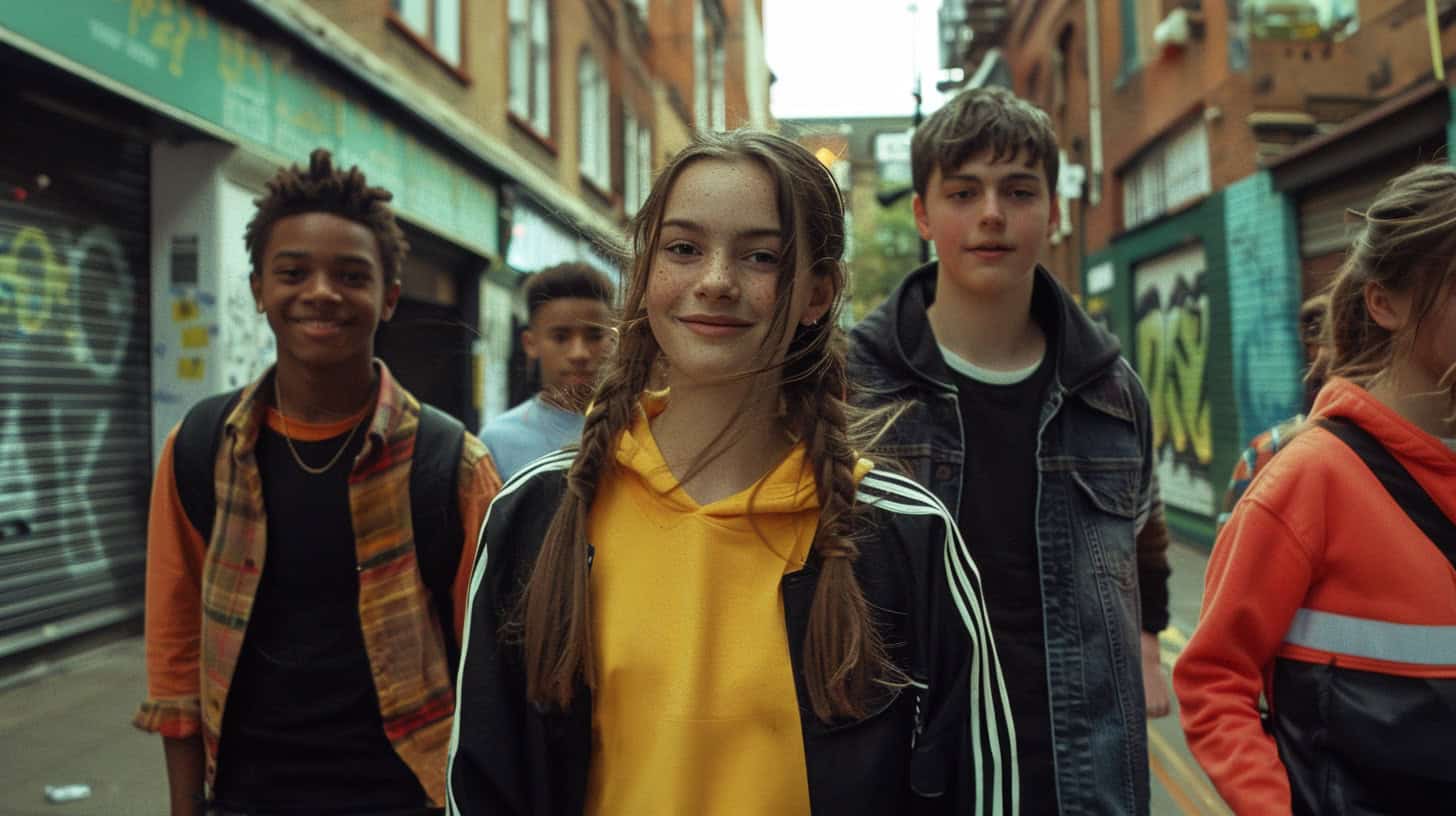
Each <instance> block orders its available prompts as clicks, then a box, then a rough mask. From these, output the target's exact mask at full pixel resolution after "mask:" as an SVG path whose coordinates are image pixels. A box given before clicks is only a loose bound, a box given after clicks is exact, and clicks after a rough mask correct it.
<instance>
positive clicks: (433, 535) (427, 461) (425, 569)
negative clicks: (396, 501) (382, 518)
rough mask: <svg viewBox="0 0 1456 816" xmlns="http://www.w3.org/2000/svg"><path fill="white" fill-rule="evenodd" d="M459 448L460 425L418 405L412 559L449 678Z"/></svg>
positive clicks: (453, 661)
mask: <svg viewBox="0 0 1456 816" xmlns="http://www.w3.org/2000/svg"><path fill="white" fill-rule="evenodd" d="M464 447H465V425H464V424H463V423H461V422H460V420H458V419H456V418H455V417H453V416H450V415H449V414H447V413H445V412H444V411H441V410H440V409H438V408H436V407H434V406H433V405H426V404H425V403H423V402H422V403H420V424H419V428H418V430H416V431H415V448H414V455H413V457H412V458H411V461H410V477H409V492H410V518H411V520H412V523H413V525H414V539H415V560H416V562H417V563H418V564H419V570H420V578H421V579H422V580H423V581H424V584H425V588H426V589H427V590H429V592H430V597H431V599H432V600H433V601H434V603H435V610H436V612H437V613H438V614H439V617H440V631H441V633H442V634H444V636H445V656H446V658H447V659H448V660H449V661H450V676H451V677H452V678H453V677H454V676H455V671H456V669H457V668H458V667H459V665H460V644H459V643H458V642H456V640H455V624H454V620H455V614H454V612H455V606H454V603H453V601H452V599H451V593H450V590H451V587H452V586H453V585H454V583H455V574H456V573H457V572H458V571H459V569H460V553H461V550H462V549H464V547H463V542H462V541H461V537H460V535H461V525H462V524H463V522H462V521H461V519H460V499H459V496H458V495H457V494H458V491H459V481H460V479H459V474H460V455H461V452H462V451H463V450H464Z"/></svg>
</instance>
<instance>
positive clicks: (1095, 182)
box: [1086, 0, 1102, 207]
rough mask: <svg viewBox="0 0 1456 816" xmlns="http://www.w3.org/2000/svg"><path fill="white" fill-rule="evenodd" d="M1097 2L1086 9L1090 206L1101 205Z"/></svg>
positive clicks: (1100, 95)
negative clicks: (1090, 154) (1090, 155)
mask: <svg viewBox="0 0 1456 816" xmlns="http://www.w3.org/2000/svg"><path fill="white" fill-rule="evenodd" d="M1099 2H1100V0H1090V2H1088V3H1086V6H1087V86H1088V90H1087V127H1088V130H1090V131H1091V133H1090V139H1089V141H1090V142H1091V153H1092V157H1091V159H1092V161H1091V165H1092V166H1091V174H1090V183H1089V184H1088V185H1087V186H1088V190H1087V199H1088V203H1090V204H1091V205H1092V206H1094V207H1095V206H1097V205H1098V204H1099V203H1101V201H1102V42H1101V33H1100V32H1101V27H1100V25H1099V23H1098V20H1097V6H1098V4H1099Z"/></svg>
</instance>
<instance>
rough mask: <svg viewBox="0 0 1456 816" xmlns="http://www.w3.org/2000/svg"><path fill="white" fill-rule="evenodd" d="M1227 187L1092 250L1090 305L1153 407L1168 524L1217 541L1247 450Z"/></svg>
mask: <svg viewBox="0 0 1456 816" xmlns="http://www.w3.org/2000/svg"><path fill="white" fill-rule="evenodd" d="M1227 245H1228V242H1227V240H1226V235H1225V211H1224V196H1223V193H1222V192H1218V193H1214V194H1213V195H1210V196H1209V197H1208V198H1206V199H1204V200H1203V201H1202V202H1200V203H1199V204H1197V205H1195V206H1193V207H1191V208H1189V209H1187V210H1184V211H1182V212H1180V213H1178V214H1176V215H1172V216H1168V217H1166V218H1163V219H1160V220H1158V221H1156V222H1154V223H1151V224H1147V225H1145V226H1142V227H1139V228H1137V229H1135V230H1132V231H1130V232H1128V233H1126V234H1124V235H1122V236H1120V237H1119V238H1118V239H1117V240H1116V241H1115V242H1114V243H1113V245H1112V246H1111V247H1109V248H1108V249H1106V250H1104V251H1102V252H1099V253H1096V254H1094V255H1091V256H1089V258H1088V260H1087V264H1086V267H1085V271H1084V282H1083V284H1084V285H1083V291H1084V292H1087V293H1089V294H1088V296H1087V298H1086V307H1087V311H1088V312H1089V313H1090V314H1091V315H1092V316H1093V317H1094V318H1095V319H1097V320H1099V321H1102V322H1103V323H1104V325H1106V326H1107V327H1108V329H1110V330H1111V331H1112V332H1113V333H1114V334H1116V335H1117V337H1118V338H1119V339H1120V340H1121V341H1122V346H1123V354H1124V356H1126V357H1127V359H1128V360H1129V362H1131V363H1132V364H1133V367H1134V368H1135V369H1137V372H1138V375H1139V376H1140V377H1141V378H1142V381H1143V387H1144V388H1145V389H1146V390H1147V393H1148V399H1149V402H1150V404H1151V407H1152V416H1153V439H1154V448H1155V449H1156V452H1157V456H1158V478H1159V482H1160V487H1161V489H1162V493H1163V499H1164V503H1165V505H1166V507H1167V518H1168V524H1169V526H1170V527H1171V528H1172V529H1173V531H1174V533H1175V534H1177V535H1178V536H1179V537H1180V538H1183V539H1185V540H1189V541H1193V542H1198V543H1203V544H1211V543H1212V541H1213V533H1214V524H1215V521H1216V519H1217V514H1218V509H1219V503H1220V502H1221V501H1222V496H1223V492H1224V489H1225V487H1226V486H1227V483H1228V476H1229V472H1230V471H1231V470H1232V468H1233V465H1234V461H1235V460H1236V458H1237V457H1238V455H1239V452H1240V450H1241V449H1242V445H1243V442H1242V440H1241V438H1240V432H1239V416H1238V407H1237V401H1236V399H1235V389H1234V374H1233V369H1234V366H1233V352H1232V340H1231V334H1232V331H1231V320H1230V316H1231V311H1230V299H1229V286H1228V249H1227Z"/></svg>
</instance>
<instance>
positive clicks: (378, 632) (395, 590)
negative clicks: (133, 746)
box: [134, 363, 500, 805]
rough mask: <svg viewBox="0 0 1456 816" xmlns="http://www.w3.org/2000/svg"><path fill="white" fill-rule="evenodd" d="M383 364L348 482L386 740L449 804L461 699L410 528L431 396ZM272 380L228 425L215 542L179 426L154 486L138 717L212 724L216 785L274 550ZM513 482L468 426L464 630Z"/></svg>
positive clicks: (194, 728)
mask: <svg viewBox="0 0 1456 816" xmlns="http://www.w3.org/2000/svg"><path fill="white" fill-rule="evenodd" d="M376 366H377V368H378V371H379V399H378V402H377V404H376V406H375V409H374V413H373V418H372V420H371V421H370V424H369V426H368V429H367V437H366V441H365V443H364V446H363V448H362V449H361V450H360V452H359V455H358V457H357V458H356V459H355V461H354V467H353V470H352V471H351V472H350V474H349V479H348V481H349V506H350V509H351V515H352V518H353V527H354V537H355V546H356V551H357V563H358V570H359V618H360V621H361V623H362V628H363V635H364V647H365V651H366V652H367V653H368V657H369V665H370V671H371V673H372V674H373V677H374V687H375V690H376V691H377V693H378V696H379V707H380V714H381V715H382V717H383V720H384V731H385V735H386V736H387V737H388V738H389V741H390V743H391V744H392V745H393V746H394V749H395V752H396V753H397V754H398V755H399V757H400V759H401V760H403V761H404V763H405V764H406V765H407V766H409V768H410V769H411V770H412V771H414V773H415V775H416V776H417V777H418V778H419V780H420V784H421V786H422V787H423V788H424V789H425V792H426V793H428V794H429V796H430V798H431V799H432V800H433V801H434V802H435V803H436V804H437V805H439V804H442V803H443V801H444V789H445V754H446V750H447V748H448V744H449V740H450V724H451V717H452V714H453V712H454V707H455V694H454V686H453V680H454V678H452V677H451V676H450V671H449V666H448V661H447V659H446V656H445V645H444V638H443V634H442V630H441V628H440V622H438V621H437V619H436V618H437V615H436V613H435V609H436V607H435V606H434V604H432V603H431V600H430V596H429V592H428V590H427V589H426V587H425V585H424V581H423V580H422V579H421V577H420V572H419V569H418V568H417V567H416V563H415V550H414V541H413V537H412V531H411V526H410V503H409V471H410V460H411V457H412V456H413V453H414V442H415V430H416V428H417V427H418V425H419V402H418V401H417V400H416V399H415V398H414V396H413V395H411V394H410V393H409V392H408V391H406V390H405V389H404V388H403V387H401V386H400V385H399V384H398V383H397V382H396V381H395V380H394V378H393V377H392V376H390V373H389V369H388V368H387V367H385V366H384V364H383V363H376ZM268 381H269V380H268V375H267V374H265V375H264V376H263V377H261V378H259V379H258V380H257V381H256V382H254V383H253V384H252V385H250V386H248V387H247V388H246V389H245V390H244V391H243V393H242V396H241V398H240V399H239V401H238V405H237V407H236V408H235V409H234V410H233V411H232V413H231V414H229V415H228V417H227V419H226V421H225V423H224V439H223V443H222V444H220V445H219V446H218V460H217V467H216V469H215V473H216V479H217V497H218V500H217V514H216V518H215V521H214V523H213V529H212V531H211V532H212V535H211V539H210V540H211V543H210V545H204V543H203V541H202V537H201V536H200V535H199V534H198V533H197V531H195V530H193V529H192V528H191V524H190V523H189V522H188V521H187V519H186V515H185V512H184V511H183V510H182V507H181V502H180V500H179V499H178V498H177V489H176V484H175V481H174V480H173V478H172V477H173V472H172V446H173V444H174V440H175V436H176V432H175V430H174V432H173V435H172V436H171V437H169V438H168V440H167V444H166V446H165V448H164V451H163V455H162V458H161V462H160V463H159V466H158V474H157V479H156V482H155V484H154V485H153V493H152V514H151V520H150V522H149V525H148V534H147V539H148V563H147V623H146V638H147V669H148V671H147V674H148V699H147V700H146V702H144V703H143V704H142V706H141V709H140V710H139V711H138V712H137V715H136V718H135V720H134V724H135V725H136V726H137V727H138V728H141V729H142V730H145V731H150V732H155V733H160V734H162V735H163V736H165V737H175V738H183V737H190V736H192V735H194V734H196V733H198V732H199V731H200V732H201V734H202V737H203V745H204V747H205V749H206V756H207V783H208V785H209V786H210V785H211V784H212V782H213V779H214V778H215V776H216V773H217V750H218V736H219V735H220V734H221V731H222V721H223V712H224V710H225V707H226V703H227V695H228V686H229V684H230V682H231V681H232V676H233V670H234V668H236V666H237V662H238V654H239V651H240V650H241V648H242V645H243V637H244V635H245V633H246V632H247V627H248V616H249V614H250V612H251V610H252V606H253V598H254V597H255V595H256V594H257V591H258V583H259V580H260V578H261V577H262V568H263V561H264V556H265V554H266V552H267V541H266V531H267V519H266V512H265V508H264V506H263V483H262V476H261V474H260V473H259V472H258V463H257V460H256V458H255V456H254V450H255V448H256V446H257V442H258V435H259V432H260V430H261V428H262V426H263V423H264V421H265V419H264V417H265V416H266V410H267V403H266V399H265V398H264V396H263V395H260V393H259V390H260V387H261V386H262V385H263V384H264V383H267V382H268ZM263 393H264V394H266V392H263ZM499 487H500V480H499V479H498V478H497V476H496V473H495V467H494V465H492V464H491V461H490V457H489V456H488V454H487V453H486V450H485V447H484V446H483V445H482V444H481V443H480V441H479V440H477V439H476V438H475V437H474V436H471V435H469V434H467V435H466V438H465V447H464V450H463V453H462V455H461V462H460V474H459V501H460V508H461V513H460V515H461V520H462V522H463V529H462V530H461V541H462V544H463V550H462V553H461V558H460V571H459V573H458V574H457V576H456V579H455V582H454V587H453V589H454V592H453V593H452V594H453V595H454V596H455V603H454V610H455V614H456V620H455V621H451V624H452V625H454V626H455V631H456V634H457V637H458V636H459V634H460V629H461V625H460V624H461V621H462V620H463V617H464V610H465V608H466V593H467V591H468V588H469V580H470V571H471V568H472V566H473V564H474V561H475V535H474V533H475V531H476V530H478V529H479V528H480V525H481V523H482V521H483V517H484V514H485V508H486V506H487V505H488V504H489V502H490V499H491V498H492V497H493V496H494V495H495V493H496V491H497V490H498V489H499Z"/></svg>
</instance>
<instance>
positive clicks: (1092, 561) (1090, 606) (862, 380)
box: [850, 263, 1153, 816]
mask: <svg viewBox="0 0 1456 816" xmlns="http://www.w3.org/2000/svg"><path fill="white" fill-rule="evenodd" d="M1035 274H1036V283H1035V289H1034V293H1033V308H1034V309H1035V310H1036V311H1037V313H1038V314H1043V315H1047V316H1048V317H1050V318H1051V319H1053V320H1055V321H1057V325H1056V330H1055V332H1054V335H1055V345H1054V346H1053V347H1052V348H1051V349H1049V350H1048V353H1049V354H1052V355H1054V361H1055V373H1054V375H1053V378H1052V382H1051V385H1050V386H1049V387H1048V389H1047V395H1046V399H1045V401H1044V402H1043V404H1042V407H1041V420H1040V426H1039V432H1038V435H1037V451H1036V454H1035V455H1036V461H1037V489H1036V515H1037V517H1036V536H1037V548H1038V555H1039V559H1040V562H1041V588H1042V610H1043V615H1044V621H1045V622H1044V626H1045V632H1046V658H1047V685H1048V689H1049V694H1050V698H1051V700H1050V703H1051V722H1052V742H1053V757H1054V762H1055V766H1056V780H1057V799H1058V802H1059V810H1060V812H1061V813H1063V814H1067V816H1071V814H1146V813H1148V808H1149V787H1148V784H1149V783H1148V753H1147V731H1146V713H1145V708H1144V700H1143V685H1142V674H1141V664H1140V662H1139V657H1140V644H1139V634H1140V629H1141V622H1140V614H1141V613H1140V606H1139V596H1138V559H1137V552H1136V545H1135V540H1136V537H1137V532H1138V530H1140V529H1141V528H1142V525H1143V523H1144V522H1145V521H1146V520H1147V517H1148V512H1149V508H1150V506H1151V501H1152V488H1151V485H1152V469H1153V459H1152V454H1151V418H1150V414H1149V408H1148V400H1147V396H1146V394H1145V393H1144V392H1143V388H1142V384H1141V383H1140V382H1139V380H1138V378H1137V375H1136V374H1135V373H1134V372H1133V370H1132V368H1131V367H1130V366H1129V365H1128V364H1127V361H1126V360H1124V359H1123V358H1122V357H1121V356H1120V354H1119V344H1118V342H1117V339H1116V338H1115V337H1113V336H1112V335H1110V334H1109V333H1108V332H1107V331H1105V330H1104V329H1102V328H1101V327H1099V326H1098V325H1096V324H1095V323H1093V322H1092V321H1091V320H1090V319H1089V318H1088V317H1087V315H1086V314H1085V313H1084V312H1083V311H1082V309H1081V308H1080V307H1078V306H1077V305H1076V304H1075V303H1074V302H1073V301H1072V299H1071V297H1070V296H1069V295H1068V294H1067V293H1066V292H1065V291H1064V290H1063V289H1062V287H1061V285H1060V284H1058V283H1057V282H1056V280H1055V279H1054V278H1053V277H1052V276H1051V274H1050V273H1048V272H1047V271H1046V270H1045V269H1042V268H1041V267H1037V270H1036V273H1035ZM935 285H936V264H934V263H931V264H929V265H927V266H924V267H921V268H920V269H918V270H916V271H915V272H913V273H911V275H910V276H909V277H907V278H906V279H905V281H903V282H902V283H901V284H900V286H899V287H898V288H897V289H896V290H895V291H894V293H892V294H891V295H890V297H889V299H888V300H887V301H886V302H885V303H884V304H882V305H881V306H880V307H879V308H878V309H876V310H875V311H874V312H872V313H871V314H870V315H869V316H868V317H866V318H865V319H864V320H863V321H862V322H861V323H860V324H859V325H858V326H856V327H855V328H854V330H853V331H852V333H851V335H850V337H851V342H852V345H851V349H850V377H851V382H853V383H855V386H856V388H857V389H859V391H858V394H857V396H856V398H855V399H856V401H857V402H858V403H860V404H862V405H883V404H886V403H892V402H898V401H905V402H908V403H909V407H908V409H907V410H906V413H905V414H904V415H903V416H902V417H901V419H900V420H899V421H898V422H897V423H896V424H895V426H894V427H893V428H891V429H890V431H889V432H888V433H887V434H886V435H885V437H884V438H883V444H882V445H880V446H879V447H878V448H877V450H878V452H880V453H881V454H882V455H887V456H890V457H898V459H899V460H900V462H901V463H902V464H904V465H905V466H907V467H908V468H910V471H911V475H912V476H914V477H915V479H916V480H917V481H919V482H920V483H922V484H924V485H926V486H927V487H928V488H929V489H930V490H931V491H932V492H933V493H935V494H936V495H937V496H938V497H939V498H940V499H941V501H943V502H944V503H945V505H946V506H947V507H950V508H952V509H953V510H954V509H956V508H959V506H960V498H961V489H962V484H963V481H964V474H965V471H966V468H967V466H968V464H969V463H967V462H966V461H965V433H967V431H969V432H971V433H975V432H977V431H979V432H982V433H995V429H993V428H987V429H975V428H970V429H965V428H962V427H961V414H960V408H959V405H958V402H957V399H958V398H957V392H956V389H955V387H954V386H953V385H952V384H951V377H950V375H949V373H948V371H947V368H946V365H945V362H944V359H943V357H942V355H941V353H940V350H939V347H938V345H937V343H936V340H935V337H934V335H933V334H932V332H931V329H930V323H929V321H928V320H927V317H926V307H928V306H929V305H930V304H931V303H933V302H934V300H935ZM962 532H963V534H965V535H966V536H968V537H969V536H973V535H975V531H974V530H964V531H962ZM983 579H984V580H987V581H994V580H995V578H994V577H992V576H983ZM994 624H995V622H994V621H992V625H993V626H994Z"/></svg>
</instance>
